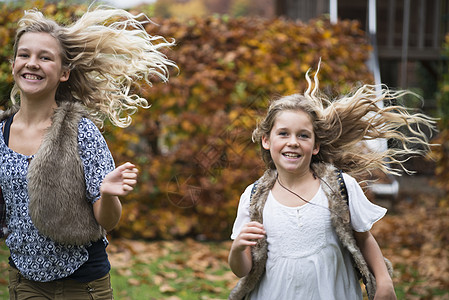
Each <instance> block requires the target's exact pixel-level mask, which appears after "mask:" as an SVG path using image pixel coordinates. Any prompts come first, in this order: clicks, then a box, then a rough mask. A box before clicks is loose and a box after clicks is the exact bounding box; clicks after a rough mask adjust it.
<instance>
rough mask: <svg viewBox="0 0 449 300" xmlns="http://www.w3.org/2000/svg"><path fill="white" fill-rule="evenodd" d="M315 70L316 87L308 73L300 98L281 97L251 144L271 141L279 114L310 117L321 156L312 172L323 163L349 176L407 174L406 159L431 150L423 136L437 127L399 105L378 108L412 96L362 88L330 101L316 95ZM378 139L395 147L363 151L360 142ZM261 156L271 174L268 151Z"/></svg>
mask: <svg viewBox="0 0 449 300" xmlns="http://www.w3.org/2000/svg"><path fill="white" fill-rule="evenodd" d="M318 70H319V66H318ZM318 70H317V72H316V73H315V76H314V83H312V81H311V79H310V77H309V75H308V72H307V74H306V80H307V82H308V88H307V90H306V92H305V93H304V94H303V95H302V94H293V95H289V96H284V97H281V98H280V99H278V100H275V101H273V102H272V103H271V105H270V106H269V108H268V112H267V115H266V116H265V118H264V119H263V121H262V122H261V123H260V124H258V126H257V128H256V129H255V130H254V132H253V141H255V142H258V143H259V145H261V142H262V137H263V136H266V137H269V136H270V132H271V129H272V128H273V125H274V122H275V121H276V118H277V116H278V115H279V113H281V112H283V111H298V110H300V111H304V112H306V113H307V114H308V115H309V117H310V119H311V121H312V124H313V129H314V134H315V140H316V144H318V145H319V146H320V150H319V153H318V154H317V155H316V156H314V157H312V163H311V168H312V169H313V163H314V162H326V163H331V164H333V165H334V166H336V167H337V168H339V169H342V170H343V171H345V172H347V173H349V174H352V175H360V174H363V173H365V172H367V171H368V172H369V171H370V170H374V169H380V170H381V171H383V172H384V173H387V174H393V175H400V174H401V173H402V172H403V171H405V172H410V171H409V170H407V169H406V167H405V166H404V162H405V161H406V160H407V159H409V158H410V157H411V156H413V155H423V154H424V153H426V152H427V151H429V150H430V146H431V144H430V143H429V141H428V137H427V136H428V134H431V133H432V131H433V130H434V128H435V120H434V119H432V118H430V117H428V116H426V115H424V114H421V113H414V114H413V113H410V112H409V111H408V110H407V109H406V108H405V107H403V106H400V105H390V106H387V105H386V106H379V105H377V103H379V102H382V101H384V102H387V104H391V102H392V101H393V100H396V99H398V98H400V97H402V96H404V95H406V94H413V93H411V92H409V91H392V90H390V89H388V88H387V87H386V86H384V85H381V86H376V85H363V86H361V87H360V88H358V89H357V90H356V91H355V92H354V93H352V94H349V95H346V96H343V97H341V98H339V99H336V100H334V101H330V100H327V99H326V98H325V97H324V96H323V95H320V91H319V88H318V85H319V81H318V77H317V74H318ZM415 96H416V95H415ZM425 128H427V129H428V131H427V132H428V134H426V132H425V131H426V130H425ZM379 138H383V139H387V140H388V139H393V140H395V141H396V143H395V145H396V146H395V147H390V148H388V149H387V150H385V151H380V152H378V151H372V150H370V149H369V148H368V147H361V144H362V142H363V141H367V140H374V139H379ZM362 149H363V150H362ZM261 151H262V158H263V160H264V162H265V163H266V165H267V167H268V168H270V169H275V168H276V167H275V165H274V162H273V160H272V158H271V155H270V152H269V150H266V149H263V147H261Z"/></svg>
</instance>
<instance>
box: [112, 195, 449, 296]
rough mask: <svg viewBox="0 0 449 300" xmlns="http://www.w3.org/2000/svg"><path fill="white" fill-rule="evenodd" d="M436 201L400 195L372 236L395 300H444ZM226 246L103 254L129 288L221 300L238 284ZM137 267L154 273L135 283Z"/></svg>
mask: <svg viewBox="0 0 449 300" xmlns="http://www.w3.org/2000/svg"><path fill="white" fill-rule="evenodd" d="M405 188H407V187H405ZM442 201H443V200H441V194H439V193H432V192H430V193H429V192H428V191H427V192H426V193H422V192H421V193H420V192H415V191H413V192H409V193H405V194H404V193H401V194H400V195H399V197H398V198H397V199H396V200H395V201H394V206H393V207H392V208H390V210H389V213H388V214H387V215H386V216H385V217H384V218H383V219H382V220H381V221H380V222H378V223H376V225H375V226H374V228H373V230H372V232H373V234H374V235H375V237H376V239H377V240H378V242H379V244H380V246H381V248H382V251H383V253H384V255H385V257H387V258H389V259H390V260H391V261H392V262H393V265H394V267H395V274H394V283H395V286H396V287H397V288H399V289H400V290H401V293H403V295H402V296H400V295H398V299H412V300H413V299H439V300H447V299H449V247H448V245H449V207H448V205H445V204H444V202H442ZM230 245H231V242H230V241H226V242H216V243H208V242H198V241H195V240H193V239H187V240H183V241H152V242H144V241H136V240H127V239H114V240H112V241H111V245H110V246H109V247H108V253H109V256H110V260H111V264H112V267H113V269H115V270H116V271H117V272H118V273H119V274H122V275H129V276H130V277H131V275H133V276H132V278H130V279H129V284H130V285H139V284H146V283H148V282H151V283H152V284H155V285H157V286H158V287H159V291H160V292H161V293H163V294H165V295H166V297H164V299H173V300H175V299H182V298H177V297H178V294H179V292H181V291H182V287H183V286H185V285H186V284H191V285H192V286H195V288H196V289H198V291H199V292H204V293H206V292H207V294H208V295H211V294H212V295H214V294H215V295H217V299H224V298H223V295H226V294H228V293H229V291H230V290H231V289H232V287H234V286H235V284H236V283H237V281H238V279H237V277H236V276H235V275H234V274H233V273H232V272H231V271H230V270H229V266H228V264H227V256H228V251H229V248H230ZM141 264H157V266H158V267H157V269H156V270H154V272H151V271H148V270H147V271H144V272H140V273H138V272H137V273H138V274H137V275H138V276H137V277H136V272H135V269H136V267H137V266H138V265H141ZM186 271H188V273H185V272H186ZM186 274H187V275H186ZM192 282H194V283H192ZM219 282H220V283H221V284H220V285H219V284H217V283H219ZM219 295H221V296H219ZM198 299H212V298H211V297H210V296H200V297H199V298H198Z"/></svg>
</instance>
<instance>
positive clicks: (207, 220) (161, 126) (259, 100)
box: [0, 0, 371, 239]
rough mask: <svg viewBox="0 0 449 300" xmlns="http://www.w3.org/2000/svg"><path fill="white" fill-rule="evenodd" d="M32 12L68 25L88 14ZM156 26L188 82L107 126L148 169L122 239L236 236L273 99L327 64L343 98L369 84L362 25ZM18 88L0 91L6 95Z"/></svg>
mask: <svg viewBox="0 0 449 300" xmlns="http://www.w3.org/2000/svg"><path fill="white" fill-rule="evenodd" d="M194 3H196V2H192V3H191V4H192V5H193V4H194ZM34 4H35V6H36V7H39V8H41V9H42V11H43V12H44V13H45V14H48V15H50V16H51V17H53V18H55V19H56V20H57V21H58V22H62V23H70V22H71V20H72V19H74V18H76V17H79V16H80V14H81V12H82V11H85V10H86V9H87V8H86V7H85V6H76V5H68V4H64V2H62V3H58V4H52V3H49V4H45V2H44V1H42V0H39V1H37V2H35V3H34ZM198 10H199V9H198ZM136 13H137V11H136ZM22 14H23V12H22V10H21V9H12V8H10V9H4V10H3V11H2V12H0V36H8V37H9V41H10V42H11V41H12V37H13V35H14V28H11V26H12V25H11V24H16V21H17V19H18V18H20V17H21V16H22ZM3 20H4V21H3ZM154 21H155V23H157V24H159V25H158V26H155V25H154V24H152V23H148V24H146V25H145V26H146V27H145V28H146V29H147V31H148V32H149V33H150V34H152V35H161V36H164V37H166V38H167V39H171V38H175V39H176V43H177V45H176V46H175V47H173V49H170V50H169V49H167V50H164V53H166V55H167V56H168V57H169V58H170V59H172V60H174V61H175V62H176V63H177V64H178V66H179V74H178V70H176V69H172V70H171V78H170V81H169V83H167V84H165V83H162V82H160V81H159V80H158V79H157V78H155V79H154V85H153V86H152V87H149V86H146V85H142V84H141V83H139V82H136V85H135V87H133V90H135V91H136V92H137V93H139V94H140V95H141V96H143V97H145V98H146V99H147V100H148V102H149V103H150V104H151V108H150V109H148V110H140V111H138V112H137V113H136V114H134V115H133V122H132V125H131V126H130V127H129V128H127V129H120V128H116V127H113V126H111V125H110V124H106V125H105V130H104V132H105V137H106V140H107V141H108V145H109V148H110V149H111V152H112V154H113V156H114V159H115V161H116V162H117V164H120V163H121V162H125V161H132V162H134V163H135V164H137V166H138V168H139V170H140V174H139V175H140V177H139V181H138V185H137V187H136V191H135V192H134V193H132V194H130V195H128V196H127V197H126V198H123V199H121V201H122V204H123V214H122V219H121V221H120V223H119V227H118V228H117V229H116V230H115V231H114V232H113V234H114V235H118V236H122V237H128V238H130V237H134V238H175V237H184V236H195V235H200V234H201V235H204V236H206V237H207V238H213V239H223V238H228V236H229V233H230V230H231V226H232V222H233V220H234V218H235V213H236V205H237V202H238V199H239V196H240V194H241V193H242V191H243V190H244V188H245V187H246V186H247V185H248V184H250V183H252V182H253V181H254V180H255V179H257V178H258V177H259V176H260V175H261V173H262V172H263V169H264V167H263V163H262V162H261V159H260V156H259V149H258V147H257V145H255V144H254V143H252V142H251V133H252V130H253V129H254V127H255V125H256V123H257V119H258V117H259V116H260V114H261V113H262V112H263V111H264V110H265V109H266V107H267V104H268V101H269V99H270V98H272V97H273V96H278V95H284V94H290V93H294V92H302V91H304V89H305V80H304V75H305V72H306V71H307V70H308V69H309V68H316V66H317V63H318V60H319V58H320V57H321V59H322V61H323V62H322V71H321V72H320V85H321V87H323V88H326V89H328V90H330V91H332V92H337V91H341V90H342V88H343V89H345V88H346V87H347V86H351V85H352V83H354V82H359V81H363V82H369V81H370V79H371V76H370V73H369V71H368V69H367V68H366V66H365V61H366V59H367V57H368V53H369V46H368V45H367V43H366V40H365V38H364V34H363V32H361V31H360V30H359V28H358V25H357V23H354V22H347V21H342V22H340V23H339V24H338V25H332V24H330V23H329V21H328V20H326V19H318V20H313V21H311V22H310V23H308V24H304V23H301V22H293V21H286V20H283V19H274V20H267V19H262V18H238V19H232V18H229V17H224V16H223V17H204V18H190V19H187V20H184V21H179V20H175V19H159V20H158V19H156V18H155V19H154ZM5 30H6V31H5ZM6 40H7V39H6V38H5V39H2V41H6ZM10 46H11V47H9V48H8V47H3V48H2V49H1V50H0V51H1V52H0V80H2V81H3V82H7V83H8V84H9V83H11V82H12V77H11V75H10V66H9V58H10V57H8V55H9V54H11V48H12V45H10ZM9 89H10V86H8V85H5V86H3V85H0V93H1V94H2V98H7V97H8V96H7V94H8V92H9Z"/></svg>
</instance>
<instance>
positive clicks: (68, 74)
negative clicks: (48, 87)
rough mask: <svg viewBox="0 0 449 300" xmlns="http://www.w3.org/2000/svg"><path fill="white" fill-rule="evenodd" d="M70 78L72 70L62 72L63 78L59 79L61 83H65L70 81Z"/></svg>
mask: <svg viewBox="0 0 449 300" xmlns="http://www.w3.org/2000/svg"><path fill="white" fill-rule="evenodd" d="M69 77H70V69H65V70H63V71H62V74H61V77H60V78H59V81H60V82H64V81H67V80H69Z"/></svg>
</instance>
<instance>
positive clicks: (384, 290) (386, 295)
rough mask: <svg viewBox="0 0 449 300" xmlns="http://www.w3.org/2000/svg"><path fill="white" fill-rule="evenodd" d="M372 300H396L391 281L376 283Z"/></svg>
mask: <svg viewBox="0 0 449 300" xmlns="http://www.w3.org/2000/svg"><path fill="white" fill-rule="evenodd" d="M374 300H396V293H395V291H394V287H393V281H392V280H391V279H389V280H387V281H386V282H384V281H381V280H379V281H378V282H377V289H376V295H374Z"/></svg>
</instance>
